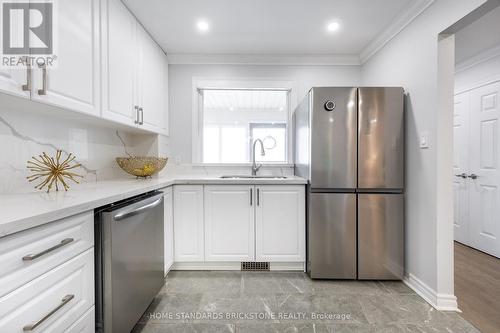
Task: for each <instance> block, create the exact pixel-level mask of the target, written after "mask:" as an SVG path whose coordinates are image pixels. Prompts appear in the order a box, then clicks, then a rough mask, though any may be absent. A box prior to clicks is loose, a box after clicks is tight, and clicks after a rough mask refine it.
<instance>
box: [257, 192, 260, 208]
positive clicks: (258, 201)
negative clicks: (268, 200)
mask: <svg viewBox="0 0 500 333" xmlns="http://www.w3.org/2000/svg"><path fill="white" fill-rule="evenodd" d="M257 206H260V188H258V189H257Z"/></svg>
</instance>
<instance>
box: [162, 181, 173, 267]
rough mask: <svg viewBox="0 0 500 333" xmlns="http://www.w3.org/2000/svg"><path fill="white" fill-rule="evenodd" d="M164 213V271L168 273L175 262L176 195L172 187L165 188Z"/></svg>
mask: <svg viewBox="0 0 500 333" xmlns="http://www.w3.org/2000/svg"><path fill="white" fill-rule="evenodd" d="M163 193H164V194H165V195H164V201H163V205H164V206H163V208H164V209H163V213H164V228H163V231H164V239H165V246H164V249H165V269H164V273H165V275H167V273H168V271H169V270H170V268H171V267H172V265H173V263H174V206H173V205H174V196H173V193H172V187H168V188H166V189H164V190H163Z"/></svg>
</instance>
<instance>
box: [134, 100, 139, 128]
mask: <svg viewBox="0 0 500 333" xmlns="http://www.w3.org/2000/svg"><path fill="white" fill-rule="evenodd" d="M134 110H135V121H134V123H135V124H137V125H139V105H134Z"/></svg>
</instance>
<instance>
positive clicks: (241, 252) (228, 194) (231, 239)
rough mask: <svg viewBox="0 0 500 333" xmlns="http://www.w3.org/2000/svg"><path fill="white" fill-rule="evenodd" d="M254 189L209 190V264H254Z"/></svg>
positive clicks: (206, 195) (206, 197)
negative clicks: (235, 262) (215, 262)
mask: <svg viewBox="0 0 500 333" xmlns="http://www.w3.org/2000/svg"><path fill="white" fill-rule="evenodd" d="M253 192H254V186H248V185H209V186H205V193H204V202H205V210H204V211H205V260H206V261H253V260H254V259H255V254H254V198H253Z"/></svg>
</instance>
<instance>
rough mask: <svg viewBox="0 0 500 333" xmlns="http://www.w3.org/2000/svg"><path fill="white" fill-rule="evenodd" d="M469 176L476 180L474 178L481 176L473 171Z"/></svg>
mask: <svg viewBox="0 0 500 333" xmlns="http://www.w3.org/2000/svg"><path fill="white" fill-rule="evenodd" d="M468 177H469V178H470V179H472V180H474V179H478V178H479V176H478V175H476V174H473V173H471V174H470V175H469V176H468Z"/></svg>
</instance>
